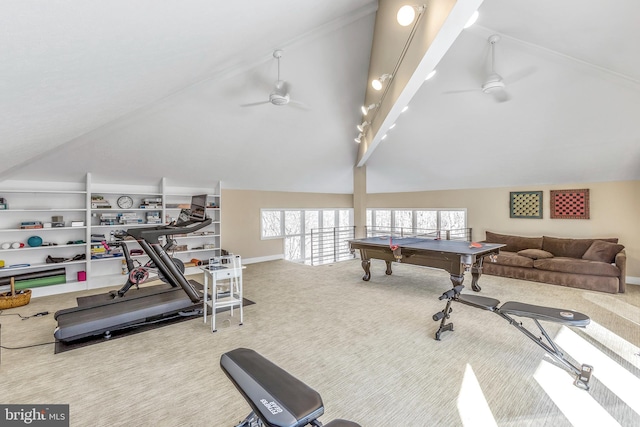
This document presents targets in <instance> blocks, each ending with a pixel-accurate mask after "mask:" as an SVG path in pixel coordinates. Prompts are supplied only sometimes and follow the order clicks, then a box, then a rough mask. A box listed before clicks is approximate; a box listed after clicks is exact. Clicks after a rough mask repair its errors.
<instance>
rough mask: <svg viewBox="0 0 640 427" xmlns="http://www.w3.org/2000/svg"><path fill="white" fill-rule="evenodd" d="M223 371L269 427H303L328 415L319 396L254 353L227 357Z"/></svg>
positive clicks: (238, 352) (241, 351) (235, 352)
mask: <svg viewBox="0 0 640 427" xmlns="http://www.w3.org/2000/svg"><path fill="white" fill-rule="evenodd" d="M220 367H221V368H222V370H223V371H224V373H225V374H227V376H228V377H229V379H230V380H231V381H232V382H233V384H234V385H235V386H236V388H237V389H238V391H240V393H242V395H243V396H244V398H245V399H246V401H247V403H249V405H250V406H251V409H252V410H253V412H254V413H255V414H256V415H257V416H258V417H259V418H260V419H261V420H262V422H263V423H264V424H265V426H267V427H302V426H306V425H307V424H309V422H311V421H313V420H315V419H316V418H318V417H319V416H321V415H322V414H323V413H324V406H323V403H322V399H321V398H320V395H319V394H318V392H316V391H315V390H313V389H312V388H311V387H309V386H307V385H306V384H304V383H303V382H302V381H300V380H298V379H297V378H295V377H294V376H293V375H291V374H289V373H288V372H286V371H285V370H284V369H282V368H280V367H278V366H277V365H275V364H273V363H272V362H270V361H269V360H267V359H265V358H264V357H262V356H261V355H260V354H258V353H257V352H255V351H254V350H251V349H247V348H237V349H235V350H232V351H229V352H227V353H224V354H223V355H222V357H221V358H220Z"/></svg>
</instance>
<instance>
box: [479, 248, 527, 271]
mask: <svg viewBox="0 0 640 427" xmlns="http://www.w3.org/2000/svg"><path fill="white" fill-rule="evenodd" d="M495 264H500V265H509V266H511V267H526V268H533V259H531V258H527V257H524V256H520V255H518V254H517V253H515V252H507V251H502V250H501V251H500V253H499V254H498V256H497V257H496V260H495ZM485 265H486V262H485Z"/></svg>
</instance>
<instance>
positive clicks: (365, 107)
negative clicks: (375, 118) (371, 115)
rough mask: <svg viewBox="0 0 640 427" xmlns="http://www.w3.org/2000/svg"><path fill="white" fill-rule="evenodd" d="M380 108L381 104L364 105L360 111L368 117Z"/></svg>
mask: <svg viewBox="0 0 640 427" xmlns="http://www.w3.org/2000/svg"><path fill="white" fill-rule="evenodd" d="M379 106H380V103H379V102H378V103H377V104H370V105H363V106H362V107H360V110H362V114H364V115H365V116H366V115H367V113H368V112H369V111H371V110H373V109H374V108H378V107H379Z"/></svg>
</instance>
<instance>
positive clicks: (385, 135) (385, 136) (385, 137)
mask: <svg viewBox="0 0 640 427" xmlns="http://www.w3.org/2000/svg"><path fill="white" fill-rule="evenodd" d="M384 139H387V134H386V133H385V134H384V135H382V138H380V140H381V141H382V140H384Z"/></svg>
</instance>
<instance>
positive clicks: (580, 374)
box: [433, 285, 593, 390]
mask: <svg viewBox="0 0 640 427" xmlns="http://www.w3.org/2000/svg"><path fill="white" fill-rule="evenodd" d="M462 288H464V286H463V285H458V286H456V287H455V288H453V289H450V290H448V291H447V292H445V293H444V294H442V295H441V296H440V298H439V299H440V300H445V299H446V300H447V305H446V307H445V309H444V310H442V311H439V312H438V313H436V314H434V315H433V320H435V321H436V322H437V321H440V327H439V328H438V331H437V332H436V340H438V341H440V335H441V334H442V333H443V332H446V331H453V323H446V321H447V319H448V318H450V317H451V312H452V311H453V310H452V309H451V302H452V301H457V302H460V303H462V304H466V305H470V306H472V307H476V308H480V309H482V310H488V311H492V312H494V313H496V314H497V315H498V316H500V317H502V318H503V319H505V320H506V321H507V322H509V324H510V325H513V326H515V327H516V329H518V330H519V331H520V332H522V333H523V334H525V335H526V336H527V337H528V338H529V339H531V340H532V341H533V342H535V343H536V344H537V345H538V346H540V347H542V349H544V351H546V352H547V353H548V354H549V355H550V356H551V357H553V359H554V360H556V361H558V362H560V363H561V364H562V365H563V366H564V367H565V368H567V369H568V370H569V371H571V372H572V373H574V374H575V375H576V380H575V381H574V384H575V385H576V386H577V387H579V388H581V389H584V390H589V380H590V379H591V373H592V372H593V367H592V366H590V365H582V366H581V367H580V368H578V367H577V366H575V365H574V364H573V363H571V362H570V361H568V360H567V359H566V358H565V357H564V354H562V352H561V351H560V349H559V348H558V346H557V345H556V343H554V342H553V340H552V339H551V337H550V336H549V334H548V333H547V331H545V330H544V328H543V327H542V325H541V324H540V322H539V321H540V320H542V321H547V322H554V323H560V324H562V325H566V326H575V327H581V328H584V327H585V326H587V325H588V324H589V322H590V321H591V319H589V316H587V315H586V314H582V313H579V312H577V311H573V310H567V309H561V308H552V307H542V306H538V305H532V304H525V303H521V302H514V301H509V302H505V303H504V304H502V305H501V306H499V307H498V305H499V304H500V301H498V300H497V299H495V298H488V297H482V296H479V295H469V294H464V295H463V294H461V291H462ZM511 316H517V317H527V318H530V319H532V320H533V322H534V323H535V324H536V326H537V327H538V329H539V330H540V333H541V334H542V335H543V336H544V338H545V339H546V342H545V341H544V340H543V339H542V337H537V336H536V335H534V334H533V333H532V332H531V331H529V330H528V329H527V328H525V327H524V326H523V325H522V322H519V321H517V320H515V319H514V318H513V317H511Z"/></svg>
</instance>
